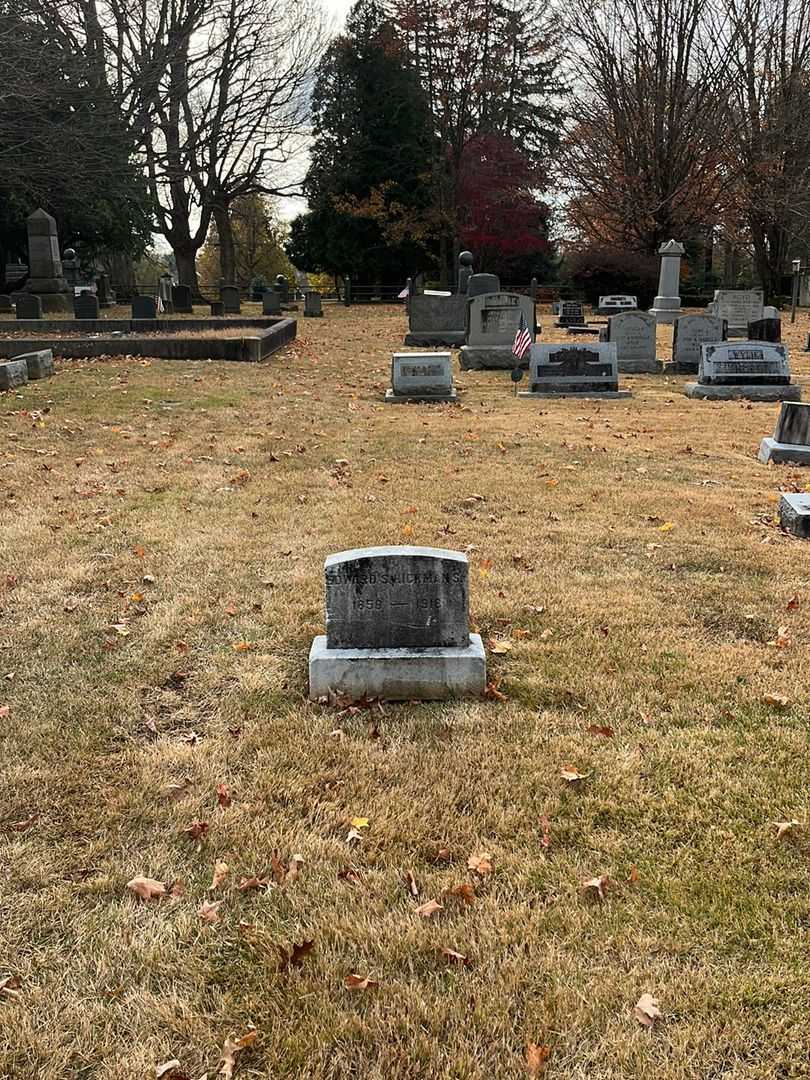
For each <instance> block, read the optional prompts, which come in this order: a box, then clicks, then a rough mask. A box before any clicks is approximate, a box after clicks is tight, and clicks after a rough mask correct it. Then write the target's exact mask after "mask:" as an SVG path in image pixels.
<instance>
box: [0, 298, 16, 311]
mask: <svg viewBox="0 0 810 1080" xmlns="http://www.w3.org/2000/svg"><path fill="white" fill-rule="evenodd" d="M13 312H14V305H13V304H12V302H11V297H10V296H6V294H5V293H0V314H3V315H7V314H13Z"/></svg>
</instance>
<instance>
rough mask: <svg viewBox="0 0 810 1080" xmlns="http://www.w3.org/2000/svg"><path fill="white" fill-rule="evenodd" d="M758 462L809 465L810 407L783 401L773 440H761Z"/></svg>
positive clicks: (796, 402) (795, 402)
mask: <svg viewBox="0 0 810 1080" xmlns="http://www.w3.org/2000/svg"><path fill="white" fill-rule="evenodd" d="M759 460H760V461H762V462H763V463H765V464H767V463H768V462H769V461H773V462H774V463H775V464H780V463H782V462H785V463H788V464H791V465H810V405H803V404H802V403H801V402H799V401H783V402H782V410H781V412H780V413H779V419H778V420H777V421H776V429H775V430H774V433H773V438H771V437H770V436H768V437H766V438H764V439H763V440H762V444H761V446H760V448H759Z"/></svg>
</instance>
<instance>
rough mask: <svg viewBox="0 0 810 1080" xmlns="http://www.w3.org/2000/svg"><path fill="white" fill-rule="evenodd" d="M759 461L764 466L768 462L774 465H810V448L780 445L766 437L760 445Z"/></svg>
mask: <svg viewBox="0 0 810 1080" xmlns="http://www.w3.org/2000/svg"><path fill="white" fill-rule="evenodd" d="M759 460H760V461H761V462H762V463H763V464H764V465H767V464H768V462H769V461H772V462H773V463H774V465H810V446H800V445H798V444H796V443H780V442H777V441H776V439H772V438H771V437H770V435H768V436H766V438H764V439H763V440H762V442H761V443H760V446H759Z"/></svg>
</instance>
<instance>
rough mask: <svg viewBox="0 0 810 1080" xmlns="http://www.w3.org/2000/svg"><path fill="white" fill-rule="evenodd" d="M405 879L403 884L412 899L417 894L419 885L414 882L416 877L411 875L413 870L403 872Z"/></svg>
mask: <svg viewBox="0 0 810 1080" xmlns="http://www.w3.org/2000/svg"><path fill="white" fill-rule="evenodd" d="M403 877H404V879H405V886H406V888H407V890H408V892H409V893H410V894H411V896H412V897H413V898H414V900H415V899H416V898H417V897H418V896H419V886H418V885H417V884H416V878H415V877H414V876H413V870H406V871H405V873H404V874H403Z"/></svg>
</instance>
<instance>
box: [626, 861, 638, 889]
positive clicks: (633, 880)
mask: <svg viewBox="0 0 810 1080" xmlns="http://www.w3.org/2000/svg"><path fill="white" fill-rule="evenodd" d="M627 880H628V881H629V882H630V884H631V885H637V884H638V867H637V866H636V864H635V863H633V865H632V866H631V867H630V873H629V875H628V877H627Z"/></svg>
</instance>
